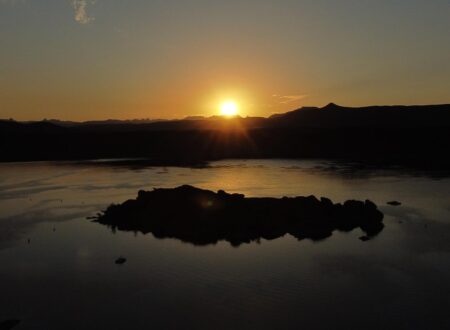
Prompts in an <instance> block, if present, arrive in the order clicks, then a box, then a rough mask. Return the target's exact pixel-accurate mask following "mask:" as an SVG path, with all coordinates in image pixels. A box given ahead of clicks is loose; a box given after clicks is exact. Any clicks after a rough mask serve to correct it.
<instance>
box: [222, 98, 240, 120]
mask: <svg viewBox="0 0 450 330" xmlns="http://www.w3.org/2000/svg"><path fill="white" fill-rule="evenodd" d="M238 111H239V107H238V105H237V103H236V102H234V101H225V102H223V103H222V104H221V105H220V114H221V115H222V116H225V117H233V116H236V115H237V114H238Z"/></svg>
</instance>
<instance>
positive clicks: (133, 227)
mask: <svg viewBox="0 0 450 330" xmlns="http://www.w3.org/2000/svg"><path fill="white" fill-rule="evenodd" d="M382 220H383V214H382V213H381V212H380V211H379V210H378V209H377V206H376V205H375V204H374V203H372V202H371V201H368V200H366V201H365V202H361V201H354V200H349V201H346V202H345V203H344V204H333V203H332V202H331V200H329V199H328V198H321V199H320V200H318V199H317V198H316V197H314V196H309V197H294V198H287V197H283V198H280V199H277V198H246V197H245V196H244V195H241V194H228V193H226V192H224V191H222V190H220V191H218V192H217V193H215V192H212V191H209V190H202V189H198V188H195V187H192V186H181V187H178V188H174V189H154V190H153V191H148V192H147V191H139V194H138V197H137V199H134V200H128V201H126V202H124V203H123V204H120V205H111V206H110V207H108V208H107V209H106V210H105V211H104V212H103V213H102V214H100V215H99V216H98V218H97V219H96V220H95V221H96V222H99V223H101V224H104V225H107V226H109V227H111V228H112V229H113V230H124V231H135V232H142V233H144V234H147V233H152V234H153V235H154V236H155V237H157V238H176V239H179V240H182V241H184V242H189V243H192V244H195V245H207V244H215V243H217V242H218V241H221V240H225V241H228V242H230V243H231V244H232V245H234V246H238V245H240V244H242V243H249V242H252V241H258V240H260V239H261V238H264V239H275V238H278V237H281V236H284V235H286V234H290V235H292V236H294V237H296V238H297V239H299V240H301V239H305V238H309V239H312V240H321V239H324V238H327V237H329V236H331V235H332V233H333V231H334V230H341V231H351V230H353V229H355V228H361V229H362V230H363V231H364V232H365V234H366V237H367V239H369V238H371V237H373V236H375V235H377V234H378V233H379V232H380V231H381V230H382V229H383V227H384V225H383V223H382Z"/></svg>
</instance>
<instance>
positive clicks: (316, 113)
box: [0, 103, 450, 131]
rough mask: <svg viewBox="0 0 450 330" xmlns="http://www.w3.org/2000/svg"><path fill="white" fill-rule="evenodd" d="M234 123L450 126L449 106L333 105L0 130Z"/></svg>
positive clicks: (10, 124) (2, 123) (13, 125)
mask: <svg viewBox="0 0 450 330" xmlns="http://www.w3.org/2000/svg"><path fill="white" fill-rule="evenodd" d="M232 123H234V124H238V125H239V126H241V127H245V128H248V129H253V128H268V127H318V128H320V127H357V126H361V127H366V126H390V127H392V126H398V127H404V126H443V125H444V126H448V125H450V104H442V105H413V106H403V105H393V106H366V107H344V106H340V105H337V104H335V103H330V104H328V105H326V106H324V107H322V108H318V107H303V108H300V109H296V110H293V111H290V112H286V113H282V114H274V115H272V116H270V117H268V118H264V117H240V116H237V117H235V118H231V119H228V118H223V117H221V116H217V115H214V116H210V117H203V116H189V117H186V118H184V119H172V120H168V119H167V120H165V119H133V120H116V119H108V120H96V121H86V122H74V121H62V120H57V119H51V120H43V121H37V122H16V121H12V120H0V129H7V130H8V131H11V130H14V129H19V130H21V129H25V127H23V126H22V127H21V126H20V125H21V124H23V125H25V126H26V127H27V129H32V130H34V129H37V128H38V127H39V126H42V127H47V128H51V126H50V124H53V125H55V126H59V127H66V128H81V129H89V130H90V129H93V130H107V131H109V130H119V131H133V130H178V129H182V130H184V129H194V130H197V129H198V130H202V129H223V128H226V127H229V126H233V125H232Z"/></svg>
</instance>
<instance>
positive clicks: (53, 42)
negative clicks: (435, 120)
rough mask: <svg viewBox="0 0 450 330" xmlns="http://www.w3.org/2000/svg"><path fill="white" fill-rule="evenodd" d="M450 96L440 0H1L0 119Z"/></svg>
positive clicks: (448, 44) (448, 29)
mask: <svg viewBox="0 0 450 330" xmlns="http://www.w3.org/2000/svg"><path fill="white" fill-rule="evenodd" d="M226 100H234V101H235V102H236V103H238V105H239V109H240V113H241V114H242V115H251V116H268V115H271V114H273V113H277V112H284V111H288V110H292V109H295V108H298V107H300V106H309V105H315V106H323V105H325V104H327V103H329V102H335V103H339V104H343V105H348V106H361V105H372V104H431V103H433V104H435V103H450V2H449V1H448V0H339V1H338V0H295V1H294V0H278V1H275V0H271V1H269V0H226V1H225V0H179V1H176V0H129V1H124V0H96V1H88V0H86V1H82V0H76V1H72V0H15V1H13V0H0V118H14V119H16V120H40V119H43V118H58V119H64V120H90V119H107V118H118V119H131V118H182V117H185V116H189V115H213V114H216V113H218V111H219V109H220V104H221V103H223V102H224V101H226Z"/></svg>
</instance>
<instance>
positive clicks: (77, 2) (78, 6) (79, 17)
mask: <svg viewBox="0 0 450 330" xmlns="http://www.w3.org/2000/svg"><path fill="white" fill-rule="evenodd" d="M94 3H95V0H90V1H89V0H72V7H73V9H75V16H74V19H75V21H77V22H78V23H80V24H88V23H89V22H92V21H93V20H94V19H95V18H94V17H92V16H90V15H89V14H88V11H87V7H88V5H91V4H94Z"/></svg>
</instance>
